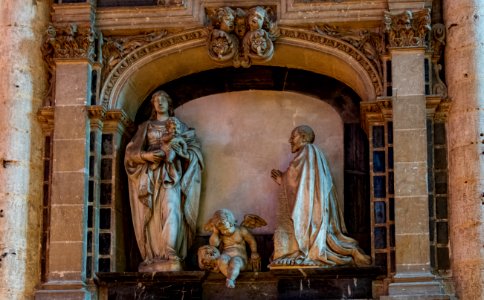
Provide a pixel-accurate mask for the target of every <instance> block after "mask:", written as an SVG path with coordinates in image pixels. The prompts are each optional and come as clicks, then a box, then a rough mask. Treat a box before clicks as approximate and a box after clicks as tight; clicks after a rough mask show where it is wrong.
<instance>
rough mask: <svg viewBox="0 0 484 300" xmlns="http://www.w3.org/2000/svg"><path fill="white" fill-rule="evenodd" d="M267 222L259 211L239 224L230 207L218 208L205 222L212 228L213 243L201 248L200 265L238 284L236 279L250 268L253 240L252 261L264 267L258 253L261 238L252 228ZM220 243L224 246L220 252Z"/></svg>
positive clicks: (230, 284)
mask: <svg viewBox="0 0 484 300" xmlns="http://www.w3.org/2000/svg"><path fill="white" fill-rule="evenodd" d="M265 225H267V223H266V221H264V219H262V218H261V217H259V216H256V215H245V217H244V221H243V222H242V224H240V225H239V226H237V224H236V221H235V218H234V215H233V214H232V212H231V211H230V210H228V209H220V210H217V211H216V212H215V213H214V215H213V217H212V218H211V219H210V220H209V221H208V222H207V224H205V225H204V229H205V230H206V231H211V232H212V235H211V236H210V240H209V243H210V245H206V246H202V247H200V248H199V249H198V265H199V267H200V269H202V270H210V271H213V272H221V273H222V274H224V276H225V277H226V278H227V279H226V282H225V285H226V286H227V287H228V288H234V287H235V279H236V278H237V276H239V273H240V271H243V270H245V269H247V267H248V265H249V264H248V262H249V260H248V258H247V252H246V250H245V243H247V244H249V247H250V251H251V256H250V265H251V266H252V270H253V271H260V256H259V254H258V253H257V242H256V241H255V239H254V236H253V235H252V234H251V233H250V231H249V229H251V228H257V227H262V226H265ZM217 247H219V248H220V251H221V252H222V254H220V252H219V250H218V249H217Z"/></svg>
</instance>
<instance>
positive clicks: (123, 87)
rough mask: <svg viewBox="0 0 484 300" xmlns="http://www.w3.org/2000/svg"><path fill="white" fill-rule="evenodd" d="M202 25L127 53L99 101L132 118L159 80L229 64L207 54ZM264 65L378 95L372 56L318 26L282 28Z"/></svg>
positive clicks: (368, 95)
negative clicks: (317, 29)
mask: <svg viewBox="0 0 484 300" xmlns="http://www.w3.org/2000/svg"><path fill="white" fill-rule="evenodd" d="M207 34H208V32H207V30H206V29H205V28H200V29H194V30H190V31H185V32H182V33H178V34H174V35H170V36H168V37H164V38H161V39H159V40H156V41H153V42H151V43H149V44H146V45H144V46H141V47H139V48H137V49H135V50H134V51H132V52H131V53H129V54H127V55H126V56H125V57H124V58H123V59H122V60H121V61H120V62H119V63H118V64H117V65H116V66H114V68H113V69H112V71H111V72H110V73H109V75H108V76H107V78H106V80H105V82H104V85H103V88H102V91H101V99H102V105H103V106H104V107H105V108H107V109H120V108H121V109H123V110H124V111H125V112H126V113H127V114H128V116H129V117H130V118H131V119H134V116H135V114H136V111H137V109H138V107H139V106H140V105H141V103H142V101H143V100H144V99H145V98H146V96H147V95H149V93H151V92H152V91H153V89H155V88H156V87H157V86H159V85H160V84H163V83H165V82H169V81H171V80H174V79H177V78H180V77H183V76H186V75H190V74H193V73H198V72H201V71H204V70H209V69H215V68H220V67H227V66H230V63H225V64H220V63H216V62H214V61H212V60H211V59H210V58H209V57H208V54H207V52H206V51H207V49H206V40H207ZM264 65H270V66H281V67H290V68H295V69H303V70H308V71H311V72H315V73H319V74H323V75H327V76H330V77H333V78H335V79H337V80H339V81H341V82H343V83H345V84H346V85H348V86H349V87H351V88H352V89H353V90H354V91H355V92H356V93H357V94H358V95H359V96H360V97H361V99H362V101H373V100H375V99H376V97H378V96H379V95H381V91H382V83H381V78H380V76H379V74H378V72H377V71H376V69H375V68H374V66H372V64H371V63H370V61H369V60H368V59H367V58H366V57H365V56H364V55H363V54H362V53H361V52H360V51H358V50H357V49H356V48H354V47H353V46H351V45H350V44H349V43H347V42H345V41H343V40H340V39H337V38H332V37H329V36H326V35H322V34H319V33H317V32H313V31H308V30H303V29H294V28H289V27H282V28H281V36H280V37H279V39H278V40H277V46H276V53H275V55H274V57H273V59H272V60H271V61H269V62H266V63H264Z"/></svg>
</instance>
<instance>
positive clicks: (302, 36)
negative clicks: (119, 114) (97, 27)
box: [101, 27, 383, 108]
mask: <svg viewBox="0 0 484 300" xmlns="http://www.w3.org/2000/svg"><path fill="white" fill-rule="evenodd" d="M208 36H209V31H208V30H206V29H205V28H203V29H198V30H193V31H190V32H186V33H182V34H176V35H172V36H168V37H163V38H160V39H159V40H154V41H151V42H148V41H144V42H143V43H146V44H144V45H140V46H139V47H135V49H134V50H132V52H130V53H127V54H124V55H125V56H124V57H121V59H119V58H120V57H119V53H120V52H113V53H116V55H118V57H117V58H115V59H114V60H115V61H116V63H115V64H112V65H110V66H109V68H111V69H112V71H111V72H110V73H109V74H108V75H107V77H106V79H105V81H104V86H103V89H102V92H101V99H102V105H103V106H104V107H106V108H109V104H110V99H111V98H112V97H113V96H114V95H113V94H112V93H113V88H114V86H115V85H116V83H117V82H118V80H119V79H120V78H121V76H122V75H123V73H124V72H126V71H127V70H128V69H129V68H130V66H132V65H134V64H135V63H136V62H138V61H139V60H141V59H142V58H143V57H145V56H147V55H149V54H152V53H154V52H157V51H160V50H163V49H167V48H169V47H172V46H175V45H177V44H181V43H187V42H190V41H196V40H204V41H206V40H207V39H208ZM280 38H291V39H296V40H303V41H308V42H311V43H315V44H319V45H322V46H326V47H330V48H334V49H338V50H340V51H343V52H345V53H346V54H347V55H350V56H351V57H352V58H354V59H355V60H356V61H357V62H358V63H359V64H360V65H361V66H362V67H363V69H364V70H365V71H366V72H367V73H368V76H369V77H370V79H371V82H372V84H373V87H374V89H375V93H376V96H380V95H382V90H383V87H382V81H381V76H380V72H378V70H377V68H376V67H375V66H374V65H373V63H372V62H370V60H369V59H368V58H367V57H366V56H365V55H364V54H363V53H362V52H361V51H359V50H357V49H356V48H355V47H354V46H352V45H351V44H349V43H348V42H345V41H343V40H340V39H337V38H333V37H330V36H325V35H322V34H320V33H317V32H311V31H307V30H300V29H293V28H287V27H286V28H280ZM103 56H104V55H103ZM104 59H105V61H114V60H110V58H109V57H105V58H104Z"/></svg>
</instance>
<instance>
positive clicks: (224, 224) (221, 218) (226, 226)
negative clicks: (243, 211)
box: [211, 209, 236, 235]
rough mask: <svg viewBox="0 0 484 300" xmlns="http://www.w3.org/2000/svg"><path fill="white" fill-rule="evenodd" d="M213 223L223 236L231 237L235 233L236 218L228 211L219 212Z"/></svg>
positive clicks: (220, 210)
mask: <svg viewBox="0 0 484 300" xmlns="http://www.w3.org/2000/svg"><path fill="white" fill-rule="evenodd" d="M211 222H212V224H213V225H214V226H215V227H216V228H217V230H218V231H220V233H221V234H223V235H231V234H232V233H234V231H235V222H236V221H235V217H234V214H233V213H232V212H231V211H230V210H228V209H219V210H217V211H216V212H215V213H214V215H213V217H212V220H211Z"/></svg>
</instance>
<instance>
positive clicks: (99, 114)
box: [87, 105, 106, 130]
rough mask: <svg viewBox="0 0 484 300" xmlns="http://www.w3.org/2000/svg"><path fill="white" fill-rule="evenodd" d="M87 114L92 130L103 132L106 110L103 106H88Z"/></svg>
mask: <svg viewBox="0 0 484 300" xmlns="http://www.w3.org/2000/svg"><path fill="white" fill-rule="evenodd" d="M87 114H88V116H89V120H90V122H91V129H98V130H102V128H103V121H104V118H105V116H106V109H105V108H104V107H103V106H101V105H93V106H88V107H87Z"/></svg>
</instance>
